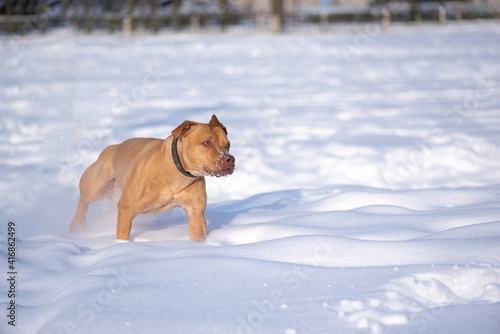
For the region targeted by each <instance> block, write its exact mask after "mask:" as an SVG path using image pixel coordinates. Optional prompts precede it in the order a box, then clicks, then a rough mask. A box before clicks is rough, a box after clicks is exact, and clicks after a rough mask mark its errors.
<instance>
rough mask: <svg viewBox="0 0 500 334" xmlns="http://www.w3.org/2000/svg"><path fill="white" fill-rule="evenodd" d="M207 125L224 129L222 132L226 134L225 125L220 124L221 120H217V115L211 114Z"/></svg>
mask: <svg viewBox="0 0 500 334" xmlns="http://www.w3.org/2000/svg"><path fill="white" fill-rule="evenodd" d="M208 125H210V127H212V128H216V127H219V128H222V130H224V132H225V133H226V135H227V129H226V127H225V126H224V125H222V123H221V122H219V120H218V119H217V116H215V115H212V119H211V120H210V123H208Z"/></svg>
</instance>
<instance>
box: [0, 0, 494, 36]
mask: <svg viewBox="0 0 500 334" xmlns="http://www.w3.org/2000/svg"><path fill="white" fill-rule="evenodd" d="M34 12H35V13H34V14H32V15H0V34H3V35H5V34H21V35H22V34H30V33H42V34H44V33H46V32H47V31H49V30H54V29H58V28H69V27H71V28H72V29H73V31H74V32H75V33H92V32H97V31H98V32H109V33H124V34H126V35H132V34H141V33H145V32H149V33H159V32H193V33H201V32H207V31H209V32H214V31H220V32H224V31H247V32H252V31H259V32H266V31H269V29H270V15H269V13H267V12H257V13H250V12H248V13H243V12H241V13H240V12H236V11H232V12H225V11H222V10H221V11H220V12H218V13H217V12H214V11H212V12H206V13H203V12H199V11H197V12H193V13H187V14H186V13H182V14H181V13H175V12H173V11H171V12H167V13H166V12H165V11H163V12H160V11H158V10H156V9H155V8H154V7H148V6H142V7H137V8H134V9H131V8H127V7H126V6H125V5H124V6H123V8H114V9H113V11H109V10H106V9H105V8H104V7H103V8H100V7H98V8H96V7H94V8H85V7H83V8H82V7H79V8H76V9H75V8H73V10H69V8H62V9H60V10H58V11H54V10H53V9H51V8H48V7H43V6H38V7H37V8H36V9H35V10H34ZM129 13H131V14H129ZM498 18H500V8H499V7H498V6H487V5H473V4H470V3H463V2H445V3H411V2H400V1H397V2H388V3H387V4H386V5H384V6H370V7H366V8H360V9H356V8H344V7H335V6H331V7H323V8H319V7H308V8H307V7H304V8H299V9H298V10H295V11H294V12H293V13H285V16H284V18H283V19H284V30H285V31H293V30H300V29H306V28H307V29H317V30H320V31H328V30H332V29H334V28H335V27H336V26H337V25H340V24H346V23H363V22H370V21H373V20H374V19H375V20H381V21H382V22H383V26H384V27H385V28H387V27H389V25H390V23H391V22H405V23H418V22H425V21H432V22H439V23H440V24H446V22H447V21H448V20H455V21H460V20H473V19H498Z"/></svg>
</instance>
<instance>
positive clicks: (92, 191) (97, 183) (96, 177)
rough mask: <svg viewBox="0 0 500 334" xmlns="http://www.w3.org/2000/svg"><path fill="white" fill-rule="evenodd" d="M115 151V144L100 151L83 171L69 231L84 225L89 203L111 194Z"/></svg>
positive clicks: (113, 181)
mask: <svg viewBox="0 0 500 334" xmlns="http://www.w3.org/2000/svg"><path fill="white" fill-rule="evenodd" d="M115 152H116V146H115V145H113V146H109V147H108V148H106V149H105V150H104V151H103V152H102V153H101V155H100V156H99V158H98V159H97V161H96V162H94V163H93V164H92V165H91V166H90V167H89V168H87V170H86V171H85V172H84V173H83V175H82V178H81V180H80V200H79V201H78V208H77V210H76V214H75V217H74V218H73V221H72V222H71V225H70V230H71V231H77V230H80V229H82V228H84V227H85V220H86V216H87V209H88V207H89V204H91V203H93V202H95V201H97V200H100V199H105V198H107V197H109V196H111V194H112V190H113V188H114V184H115V176H114V172H113V159H114V154H115Z"/></svg>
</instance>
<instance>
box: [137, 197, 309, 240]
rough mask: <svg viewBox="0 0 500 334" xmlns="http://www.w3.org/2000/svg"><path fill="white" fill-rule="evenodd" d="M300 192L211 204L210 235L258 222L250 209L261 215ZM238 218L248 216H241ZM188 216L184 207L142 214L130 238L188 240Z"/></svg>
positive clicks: (208, 213) (208, 216)
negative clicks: (249, 217) (225, 229)
mask: <svg viewBox="0 0 500 334" xmlns="http://www.w3.org/2000/svg"><path fill="white" fill-rule="evenodd" d="M298 198H300V191H299V190H297V191H293V190H288V191H277V192H272V193H264V194H258V195H254V196H251V197H249V198H247V199H243V200H231V201H227V202H222V203H216V204H209V205H208V206H207V209H206V210H205V219H206V220H207V238H210V233H211V232H214V231H219V230H222V229H224V228H228V227H231V226H243V225H246V224H252V223H258V221H255V222H254V221H253V220H255V219H257V220H258V218H256V217H254V218H255V219H251V220H252V221H247V220H248V217H246V216H248V213H249V212H258V213H260V214H262V213H265V212H266V211H275V210H279V209H281V208H283V207H286V206H289V205H290V204H293V203H297V200H298ZM239 217H246V218H242V219H239ZM188 225H189V219H188V217H187V215H186V213H185V212H184V210H183V209H181V208H175V209H173V210H171V211H168V212H164V213H160V214H140V215H139V216H137V217H136V218H135V219H134V222H133V224H132V232H131V240H133V241H167V240H170V241H173V240H177V241H189V240H190V238H189V233H188Z"/></svg>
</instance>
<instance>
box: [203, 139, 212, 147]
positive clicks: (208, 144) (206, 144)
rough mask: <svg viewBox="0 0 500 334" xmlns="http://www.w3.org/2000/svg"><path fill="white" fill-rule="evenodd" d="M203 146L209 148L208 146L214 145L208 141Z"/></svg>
mask: <svg viewBox="0 0 500 334" xmlns="http://www.w3.org/2000/svg"><path fill="white" fill-rule="evenodd" d="M203 145H205V146H207V147H208V146H210V145H212V143H211V142H210V140H207V141H206V142H203Z"/></svg>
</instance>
